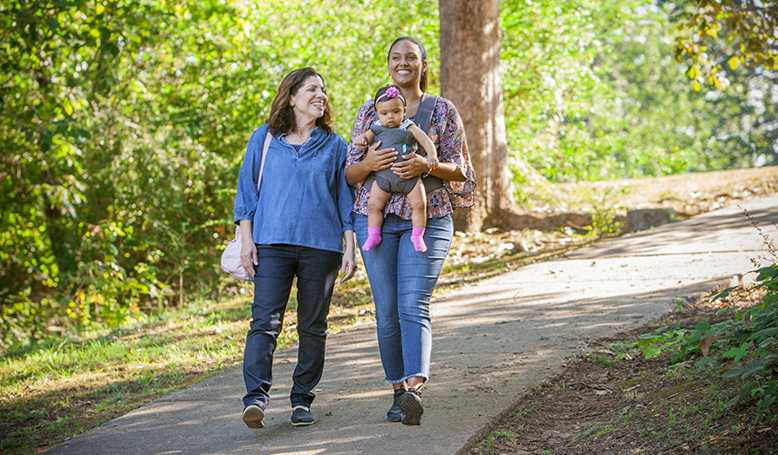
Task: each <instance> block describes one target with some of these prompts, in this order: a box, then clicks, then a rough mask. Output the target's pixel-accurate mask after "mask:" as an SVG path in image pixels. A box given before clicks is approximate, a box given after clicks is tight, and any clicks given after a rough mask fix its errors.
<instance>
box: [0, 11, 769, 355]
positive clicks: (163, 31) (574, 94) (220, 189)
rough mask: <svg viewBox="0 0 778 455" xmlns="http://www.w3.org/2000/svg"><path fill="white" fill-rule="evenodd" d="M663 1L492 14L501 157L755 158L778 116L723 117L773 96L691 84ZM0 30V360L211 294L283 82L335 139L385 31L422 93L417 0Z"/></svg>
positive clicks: (92, 18) (544, 169) (36, 22)
mask: <svg viewBox="0 0 778 455" xmlns="http://www.w3.org/2000/svg"><path fill="white" fill-rule="evenodd" d="M663 8H665V7H657V6H654V3H653V2H650V1H648V0H629V1H627V2H623V1H616V0H608V1H605V2H596V1H593V0H565V1H561V2H560V1H550V0H542V1H532V2H530V1H528V0H506V1H504V2H501V18H502V27H503V29H504V32H505V33H504V37H505V38H504V41H503V43H502V58H503V60H504V62H505V64H504V69H505V75H504V78H503V80H504V85H505V107H506V124H507V127H508V142H509V146H510V148H511V150H514V151H515V156H516V157H522V158H524V159H526V160H527V161H528V162H529V163H530V164H531V165H532V166H534V167H535V168H536V169H537V170H538V171H540V173H542V174H543V175H545V176H546V177H548V178H550V179H553V180H556V181H568V180H578V179H590V180H591V179H601V178H616V177H625V176H634V175H657V174H665V173H673V172H680V171H688V170H698V169H715V168H721V167H727V166H735V165H743V164H750V163H752V162H754V158H755V157H762V158H760V159H761V160H762V162H770V160H771V159H772V158H770V157H771V156H772V155H771V154H769V153H767V152H765V150H768V149H769V148H770V147H772V144H773V143H774V137H773V136H771V135H775V134H778V130H776V129H774V128H772V129H771V127H770V125H771V124H772V123H771V122H773V121H774V119H775V109H776V107H775V105H776V104H778V103H772V104H771V103H770V102H768V101H769V100H767V99H763V101H764V102H762V104H761V105H760V106H761V107H759V106H756V107H753V109H752V110H753V111H754V112H756V113H758V115H756V116H753V118H752V117H748V119H750V120H749V121H744V118H745V117H744V116H745V115H748V114H747V110H745V109H741V107H742V106H744V100H745V99H746V98H747V99H752V98H753V93H754V92H755V91H756V90H760V91H761V92H762V93H768V92H769V90H768V89H770V88H771V87H772V86H773V82H772V81H770V80H769V79H766V78H765V77H766V76H764V75H762V76H759V77H757V76H754V78H755V79H749V80H748V83H735V82H737V80H736V79H733V84H731V90H730V92H728V93H727V94H726V95H725V94H721V95H720V96H719V97H718V98H716V99H715V100H712V99H708V97H707V96H706V97H703V96H702V95H700V94H698V93H696V92H694V91H693V90H691V89H690V88H689V84H688V81H687V80H686V79H685V76H684V75H683V68H682V67H680V66H679V65H678V64H677V63H676V62H675V61H673V59H672V53H673V49H672V41H673V40H672V35H673V29H672V27H671V25H670V19H669V17H670V13H669V12H668V11H667V10H666V9H663ZM0 23H2V38H3V40H2V43H3V44H2V45H0V67H2V74H3V77H2V78H1V79H0V100H2V103H0V109H1V110H2V111H1V112H0V141H2V143H3V144H4V147H5V148H4V150H5V151H4V153H2V154H0V346H5V345H8V344H10V343H14V342H26V341H29V340H32V339H38V338H44V337H46V336H49V335H57V334H60V333H62V332H63V331H69V330H72V329H78V330H82V329H87V328H89V327H90V326H93V325H101V324H105V325H116V324H119V323H120V322H121V321H123V320H126V319H131V318H134V317H140V315H141V314H142V313H143V312H146V311H149V310H152V309H157V308H161V307H165V306H169V305H177V304H180V303H181V302H182V301H184V300H186V299H187V298H189V297H192V296H199V295H204V294H212V293H214V292H218V290H219V289H220V288H221V287H222V285H221V284H220V274H219V271H218V266H217V262H218V261H217V258H218V255H219V253H220V250H221V245H222V244H223V242H224V241H225V240H226V238H227V237H228V236H229V235H230V234H231V232H232V229H231V226H230V212H231V210H230V209H231V204H232V198H233V195H234V186H235V178H236V175H237V169H238V166H239V164H240V161H241V159H242V156H243V150H244V147H245V143H246V140H247V138H248V137H249V135H250V133H251V131H252V130H253V129H254V128H256V127H257V126H258V125H260V124H261V123H262V121H263V119H264V118H265V117H266V116H267V114H268V110H269V107H270V102H271V99H272V96H273V94H274V92H275V88H276V86H277V84H278V83H279V81H280V80H281V78H282V76H283V75H284V74H285V73H287V72H288V71H289V70H291V69H293V68H296V67H300V66H303V65H311V66H314V67H316V68H317V69H318V70H319V71H320V72H321V73H322V74H323V75H324V77H325V82H326V83H327V84H328V89H329V90H328V91H329V93H330V94H331V98H332V102H333V104H334V108H335V111H336V114H337V115H336V125H335V126H336V130H337V131H338V132H339V133H341V134H343V135H347V134H348V132H349V128H350V124H351V121H352V118H353V114H354V113H355V112H356V110H357V108H358V107H359V106H360V105H361V104H362V103H363V102H364V101H365V100H367V99H368V98H369V97H370V95H371V94H372V93H373V92H374V91H375V89H376V87H378V86H380V85H383V84H385V83H386V82H388V77H387V74H386V71H384V68H385V65H386V60H385V59H386V51H387V49H386V46H387V45H388V44H389V43H390V42H391V41H392V40H393V39H394V38H396V37H397V36H399V35H412V36H415V37H417V38H419V39H420V40H421V41H422V42H424V43H425V44H426V46H427V52H428V54H429V61H430V73H431V80H430V82H431V91H432V92H437V87H438V85H439V84H438V79H437V71H436V68H437V65H438V64H439V61H440V55H439V51H438V46H437V42H438V29H439V24H438V12H437V4H436V2H415V1H411V0H372V1H367V0H364V1H359V2H345V3H344V2H337V1H335V0H321V1H303V0H297V1H288V2H272V1H269V0H252V1H245V2H223V1H216V0H205V1H193V0H185V1H179V2H171V1H168V0H157V1H152V0H116V1H112V2H103V1H97V0H68V1H53V0H48V1H38V2H24V1H19V0H12V1H7V2H4V3H3V4H2V6H0ZM753 81H757V82H758V84H757V85H753V84H752V82H753ZM760 109H761V110H760ZM743 112H746V113H745V114H744V113H743ZM712 119H713V120H712ZM668 125H672V127H668ZM743 125H752V127H749V128H744V127H743ZM713 131H716V134H713V133H712V132H713ZM752 132H754V133H752ZM771 141H772V142H771ZM743 149H746V152H743V151H742V150H743ZM764 157H767V158H764ZM515 175H516V183H517V184H516V187H517V188H521V186H522V185H523V184H524V183H525V182H526V181H527V180H526V176H524V175H522V173H521V172H516V173H515ZM520 200H521V198H520ZM601 215H602V216H601V217H600V218H598V220H599V221H598V222H599V224H600V227H599V228H598V229H602V230H607V229H609V226H611V224H612V223H611V222H610V214H608V213H602V214H601Z"/></svg>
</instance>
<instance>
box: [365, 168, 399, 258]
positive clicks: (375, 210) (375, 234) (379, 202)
mask: <svg viewBox="0 0 778 455" xmlns="http://www.w3.org/2000/svg"><path fill="white" fill-rule="evenodd" d="M391 195H392V194H391V193H387V192H386V191H384V190H382V189H381V187H379V186H378V182H376V181H373V186H372V187H371V188H370V196H369V198H368V199H367V239H366V240H365V243H363V244H362V251H370V250H372V249H373V248H375V247H376V246H377V245H378V244H380V243H381V226H383V224H384V207H385V206H386V203H387V202H389V197H390V196H391Z"/></svg>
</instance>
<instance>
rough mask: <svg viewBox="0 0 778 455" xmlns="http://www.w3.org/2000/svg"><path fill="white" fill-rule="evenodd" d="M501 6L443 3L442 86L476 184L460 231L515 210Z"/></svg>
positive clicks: (487, 0)
mask: <svg viewBox="0 0 778 455" xmlns="http://www.w3.org/2000/svg"><path fill="white" fill-rule="evenodd" d="M498 3H499V2H498V0H479V1H467V0H439V5H440V54H441V65H440V85H441V92H442V95H443V96H445V97H446V98H448V99H449V100H451V101H452V102H453V103H454V105H455V106H456V107H457V109H458V110H459V113H460V115H461V116H462V121H463V122H464V125H465V131H466V132H467V143H468V146H469V150H470V156H471V158H472V160H473V167H474V168H475V172H476V175H477V178H478V183H477V185H478V187H477V191H478V202H477V204H476V206H475V207H473V208H472V209H470V210H459V211H458V212H457V213H456V215H455V217H454V220H455V227H456V229H458V230H467V231H477V230H481V228H482V227H483V226H484V224H488V225H499V224H500V220H501V214H502V212H503V211H504V210H510V208H511V207H512V206H513V198H512V192H511V185H510V182H511V176H510V169H509V166H508V159H507V148H506V144H505V118H504V115H503V106H502V85H501V80H500V11H499V8H498Z"/></svg>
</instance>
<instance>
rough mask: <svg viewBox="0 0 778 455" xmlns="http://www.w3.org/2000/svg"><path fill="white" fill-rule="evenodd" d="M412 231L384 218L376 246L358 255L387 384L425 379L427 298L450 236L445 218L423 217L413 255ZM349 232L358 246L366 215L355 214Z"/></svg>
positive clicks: (429, 343)
mask: <svg viewBox="0 0 778 455" xmlns="http://www.w3.org/2000/svg"><path fill="white" fill-rule="evenodd" d="M412 227H413V226H412V225H411V222H410V221H409V220H404V219H402V218H400V217H398V216H395V215H387V216H386V218H385V219H384V225H383V228H382V232H381V237H382V240H381V244H380V245H378V246H377V247H375V248H373V249H372V250H370V251H368V252H364V251H363V252H362V258H363V260H364V261H365V268H366V269H367V277H368V279H369V280H370V288H371V289H372V291H373V302H375V308H376V323H377V327H378V349H379V351H380V353H381V363H382V364H383V366H384V373H385V374H386V380H387V381H388V382H390V383H392V384H399V383H401V382H403V381H405V380H406V379H408V378H410V377H413V376H418V377H421V378H423V379H424V380H427V379H429V374H430V353H431V351H432V327H431V324H430V311H429V306H430V298H431V297H432V289H433V288H434V287H435V283H436V282H437V280H438V276H439V275H440V271H441V269H442V268H443V261H445V259H446V255H447V254H448V248H449V246H450V245H451V237H452V235H453V233H454V225H453V222H452V220H451V217H450V216H444V217H441V218H430V219H428V220H427V229H426V231H425V233H424V242H425V243H426V244H427V252H426V253H419V252H417V251H416V250H414V249H413V244H412V243H411V229H412ZM354 229H355V231H356V234H357V241H358V244H359V245H362V243H364V242H365V240H366V239H367V217H366V216H364V215H356V216H355V224H354Z"/></svg>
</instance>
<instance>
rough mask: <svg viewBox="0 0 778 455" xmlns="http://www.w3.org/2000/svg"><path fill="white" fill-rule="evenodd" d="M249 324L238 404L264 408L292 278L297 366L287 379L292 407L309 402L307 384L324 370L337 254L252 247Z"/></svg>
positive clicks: (310, 391)
mask: <svg viewBox="0 0 778 455" xmlns="http://www.w3.org/2000/svg"><path fill="white" fill-rule="evenodd" d="M257 255H258V258H259V266H258V267H257V268H256V275H254V303H253V305H252V307H251V328H250V329H249V332H248V335H247V336H246V349H245V351H244V355H243V380H244V381H245V383H246V395H245V396H244V397H243V405H244V406H248V405H250V404H260V406H262V407H263V408H265V407H267V403H268V400H269V398H270V395H269V392H270V387H271V385H272V381H273V352H274V351H275V349H276V340H277V338H278V335H279V334H280V333H281V327H282V325H283V321H284V311H285V310H286V304H287V301H288V300H289V292H290V291H291V289H292V281H293V279H294V278H295V277H297V334H298V335H299V346H298V350H297V367H296V368H295V370H294V374H293V376H292V379H293V381H294V385H293V386H292V392H291V395H290V399H291V402H292V406H297V405H306V406H310V404H311V402H313V399H314V397H315V395H314V393H313V388H314V387H316V384H318V383H319V380H320V379H321V373H322V370H323V368H324V347H325V340H326V338H327V313H328V312H329V307H330V298H331V297H332V288H333V287H334V285H335V278H336V277H337V274H338V269H339V268H340V263H341V254H340V253H335V252H332V251H325V250H320V249H315V248H307V247H302V246H294V245H270V246H266V245H261V246H257Z"/></svg>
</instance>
